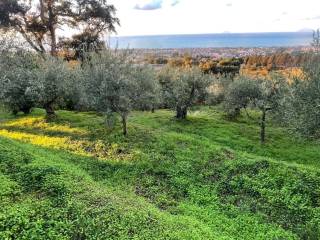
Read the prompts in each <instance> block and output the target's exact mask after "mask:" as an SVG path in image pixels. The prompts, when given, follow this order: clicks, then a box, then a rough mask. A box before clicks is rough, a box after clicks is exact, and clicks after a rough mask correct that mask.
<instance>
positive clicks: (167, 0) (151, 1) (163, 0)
mask: <svg viewBox="0 0 320 240" xmlns="http://www.w3.org/2000/svg"><path fill="white" fill-rule="evenodd" d="M179 2H180V1H179V0H145V1H140V3H137V4H136V5H135V6H134V7H133V8H134V9H136V10H157V9H161V8H163V7H165V6H171V7H174V6H176V5H177V4H178V3H179Z"/></svg>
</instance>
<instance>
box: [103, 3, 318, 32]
mask: <svg viewBox="0 0 320 240" xmlns="http://www.w3.org/2000/svg"><path fill="white" fill-rule="evenodd" d="M109 3H110V4H114V5H115V7H116V8H117V17H119V19H120V23H121V26H118V27H117V36H150V35H181V34H215V33H226V32H227V33H261V32H297V31H299V30H301V29H307V30H311V29H317V28H320V13H319V11H318V10H319V8H320V1H319V0H304V1H300V0H299V1H290V0H282V1H279V0H269V1H262V0H237V1H236V0H221V1H219V2H218V1H212V0H198V1H197V2H196V1H194V0H133V1H132V0H109Z"/></svg>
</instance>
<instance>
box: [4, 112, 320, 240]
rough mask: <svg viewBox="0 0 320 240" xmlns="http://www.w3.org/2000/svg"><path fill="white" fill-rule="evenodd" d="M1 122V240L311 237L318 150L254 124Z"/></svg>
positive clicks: (319, 200) (143, 115)
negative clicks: (262, 139)
mask: <svg viewBox="0 0 320 240" xmlns="http://www.w3.org/2000/svg"><path fill="white" fill-rule="evenodd" d="M173 115H174V114H173V113H172V112H170V111H166V110H160V111H157V112H156V113H153V114H152V113H149V112H134V113H133V114H132V115H131V116H130V118H129V120H128V124H129V126H128V128H129V135H128V136H127V137H124V136H123V135H122V134H121V130H120V129H121V126H120V125H119V126H116V129H114V130H113V131H111V130H108V129H106V128H105V127H104V119H103V117H101V116H98V115H96V114H95V113H77V112H68V111H59V112H58V116H59V117H58V119H56V120H55V121H54V122H50V123H47V122H45V120H44V112H43V111H42V110H40V109H36V110H34V111H33V113H32V114H31V115H30V116H23V115H21V116H18V117H13V116H10V115H9V114H6V113H2V114H1V115H0V182H1V184H0V200H1V201H0V239H37V240H39V239H46V240H47V239H248V240H249V239H250V240H251V239H319V238H320V230H319V229H320V170H319V166H320V162H319V159H320V146H319V144H318V143H316V142H310V141H306V140H302V139H299V138H297V137H296V136H294V135H288V134H287V132H286V131H285V130H284V129H282V128H280V127H277V126H268V128H267V133H268V135H267V136H268V138H267V139H268V140H267V143H266V145H265V146H261V145H260V144H259V135H258V133H259V127H258V124H257V121H258V115H256V113H254V112H252V113H251V115H252V116H254V118H253V119H249V118H247V117H244V116H243V117H242V118H240V119H239V120H238V121H236V122H230V121H227V120H225V118H224V116H223V114H222V113H221V112H220V110H219V109H218V108H207V107H204V108H200V109H197V110H194V111H193V112H192V113H191V114H190V116H189V117H188V120H185V121H177V120H175V119H174V118H173Z"/></svg>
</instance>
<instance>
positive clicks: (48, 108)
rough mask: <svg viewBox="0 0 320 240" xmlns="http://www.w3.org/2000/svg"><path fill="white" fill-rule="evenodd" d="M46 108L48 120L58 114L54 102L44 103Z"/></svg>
mask: <svg viewBox="0 0 320 240" xmlns="http://www.w3.org/2000/svg"><path fill="white" fill-rule="evenodd" d="M44 109H45V110H46V114H47V116H46V118H47V119H48V120H50V119H53V118H55V117H56V114H55V112H54V107H53V103H47V104H45V105H44Z"/></svg>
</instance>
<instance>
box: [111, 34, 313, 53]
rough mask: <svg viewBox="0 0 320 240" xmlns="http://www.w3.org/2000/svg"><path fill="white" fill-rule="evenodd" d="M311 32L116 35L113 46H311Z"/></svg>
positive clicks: (167, 47)
mask: <svg viewBox="0 0 320 240" xmlns="http://www.w3.org/2000/svg"><path fill="white" fill-rule="evenodd" d="M311 41H312V32H281V33H280V32H277V33H217V34H188V35H187V34H185V35H152V36H114V37H110V38H109V40H108V43H109V46H110V47H111V48H120V49H124V48H130V49H179V48H240V47H243V48H253V47H295V46H308V45H310V43H311Z"/></svg>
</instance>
